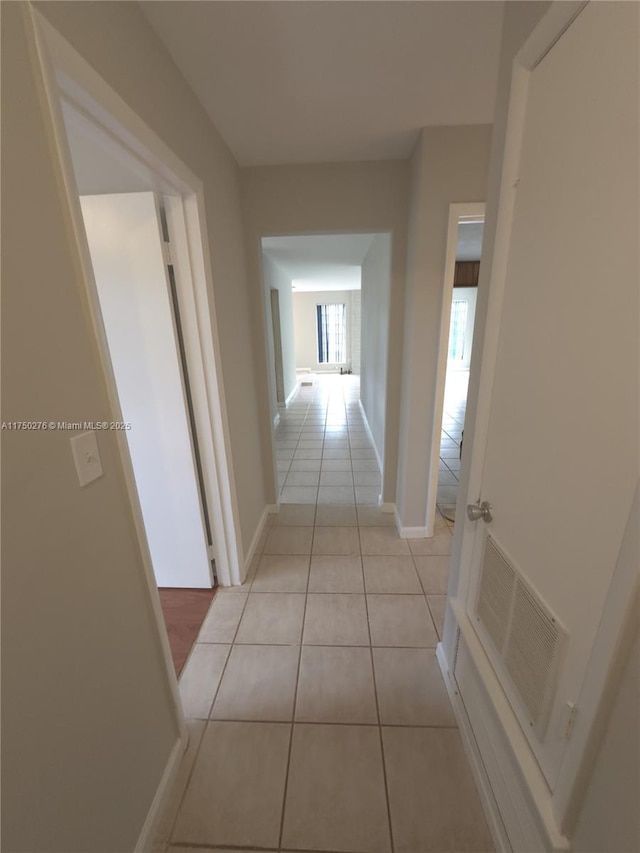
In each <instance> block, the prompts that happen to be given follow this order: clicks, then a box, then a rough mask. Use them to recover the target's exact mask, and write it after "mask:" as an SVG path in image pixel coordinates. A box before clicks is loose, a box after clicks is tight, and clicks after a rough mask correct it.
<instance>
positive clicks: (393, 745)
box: [382, 728, 494, 853]
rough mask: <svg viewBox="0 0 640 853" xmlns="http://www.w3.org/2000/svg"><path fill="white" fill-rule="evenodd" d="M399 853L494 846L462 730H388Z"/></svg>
mask: <svg viewBox="0 0 640 853" xmlns="http://www.w3.org/2000/svg"><path fill="white" fill-rule="evenodd" d="M382 737H383V742H384V756H385V764H386V771H387V785H388V790H389V804H390V808H391V824H392V827H393V841H394V848H395V851H396V853H416V851H418V850H434V851H436V850H437V851H438V853H488V851H493V850H494V846H493V843H492V841H491V835H490V833H489V829H488V827H487V822H486V819H485V816H484V813H483V811H482V806H481V804H480V798H479V796H478V792H477V790H476V787H475V784H474V781H473V777H472V775H471V770H470V769H469V765H468V763H467V759H466V756H465V753H464V749H463V746H462V741H461V740H460V735H459V734H458V731H457V729H438V728H421V729H418V728H383V730H382Z"/></svg>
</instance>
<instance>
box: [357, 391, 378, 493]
mask: <svg viewBox="0 0 640 853" xmlns="http://www.w3.org/2000/svg"><path fill="white" fill-rule="evenodd" d="M358 406H359V407H360V412H361V414H362V420H363V421H364V428H365V429H366V431H367V435H368V436H369V438H370V439H371V444H372V445H373V450H374V452H375V454H376V459H377V461H378V468H379V469H380V473H381V474H382V476H383V477H384V467H383V465H382V458H381V457H380V451H379V450H378V446H377V445H376V442H375V439H374V437H373V433H372V432H371V427H370V426H369V421H368V419H367V413H366V412H365V410H364V406H363V405H362V400H358Z"/></svg>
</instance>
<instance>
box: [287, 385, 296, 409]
mask: <svg viewBox="0 0 640 853" xmlns="http://www.w3.org/2000/svg"><path fill="white" fill-rule="evenodd" d="M299 390H300V385H299V384H298V382H296V387H295V388H294V389H293V391H292V392H291V393H290V394H289V396H288V397H287V399H286V400H285V401H284V406H285V409H286V407H287V406H289V405H290V404H291V403H292V402H293V398H294V397H295V396H296V394H297V393H298V391H299Z"/></svg>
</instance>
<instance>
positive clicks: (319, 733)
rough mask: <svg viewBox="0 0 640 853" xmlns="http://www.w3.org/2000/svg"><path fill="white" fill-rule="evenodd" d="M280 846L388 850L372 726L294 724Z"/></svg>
mask: <svg viewBox="0 0 640 853" xmlns="http://www.w3.org/2000/svg"><path fill="white" fill-rule="evenodd" d="M282 846H283V847H288V848H293V847H299V848H300V849H307V850H308V849H312V850H340V851H345V853H349V851H354V853H356V851H357V853H389V851H390V850H391V842H390V836H389V827H388V818H387V803H386V798H385V787H384V775H383V768H382V755H381V751H380V740H379V734H378V729H377V727H375V726H324V725H298V724H296V725H295V726H294V730H293V743H292V749H291V764H290V770H289V784H288V786H287V802H286V806H285V813H284V831H283V837H282ZM413 853H415V851H413Z"/></svg>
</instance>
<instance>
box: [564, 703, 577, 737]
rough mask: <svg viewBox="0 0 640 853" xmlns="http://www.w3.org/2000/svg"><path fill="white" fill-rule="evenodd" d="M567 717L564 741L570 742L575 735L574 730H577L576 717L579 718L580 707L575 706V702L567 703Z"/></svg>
mask: <svg viewBox="0 0 640 853" xmlns="http://www.w3.org/2000/svg"><path fill="white" fill-rule="evenodd" d="M565 715H566V716H565V719H566V723H565V727H564V739H565V740H569V738H570V737H571V735H572V734H573V729H574V728H575V724H576V717H577V716H578V706H577V705H574V704H573V702H567V704H566V709H565Z"/></svg>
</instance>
